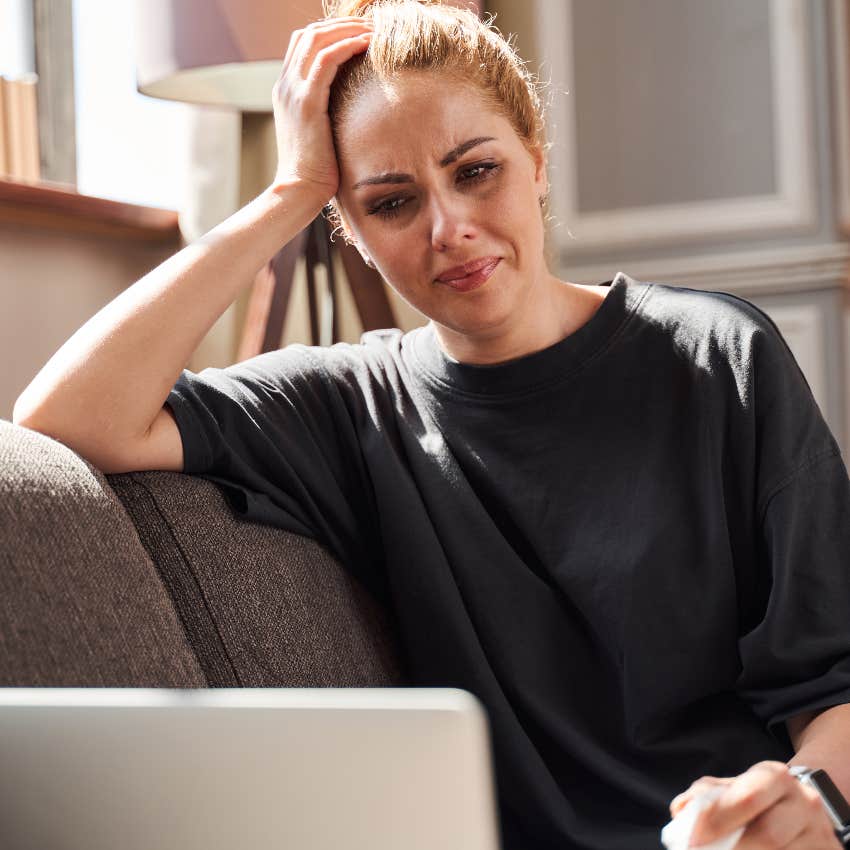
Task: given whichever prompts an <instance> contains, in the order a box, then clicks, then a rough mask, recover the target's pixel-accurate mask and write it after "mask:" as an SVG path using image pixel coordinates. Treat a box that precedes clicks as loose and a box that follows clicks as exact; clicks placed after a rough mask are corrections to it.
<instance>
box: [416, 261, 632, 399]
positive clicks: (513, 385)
mask: <svg viewBox="0 0 850 850" xmlns="http://www.w3.org/2000/svg"><path fill="white" fill-rule="evenodd" d="M599 285H600V286H610V287H611V291H610V292H609V293H608V294H607V295H606V296H605V298H604V300H603V301H602V303H601V304H600V305H599V308H598V309H597V310H596V312H595V313H594V314H593V315H592V316H591V317H590V319H588V321H587V322H585V323H584V324H583V325H582V326H581V327H580V328H578V330H575V331H573V333H571V334H569V335H568V336H566V337H564V338H563V339H561V340H559V341H558V342H555V343H553V344H552V345H550V346H547V347H546V348H542V349H540V351H535V352H532V353H531V354H526V355H523V356H522V357H518V358H516V359H513V360H507V361H505V362H503V363H489V364H472V363H462V362H460V361H458V360H455V359H454V358H452V357H450V356H449V355H448V354H446V353H445V352H444V351H443V349H442V348H441V347H440V344H439V341H438V339H437V335H436V333H435V331H434V326H433V325H432V324H431V323H430V322H429V323H428V324H427V325H424V326H422V327H419V328H416V329H415V330H414V331H411V336H412V341H411V342H412V344H411V349H412V352H413V356H414V357H415V358H416V359H417V360H418V361H419V365H420V366H421V367H422V370H423V372H424V377H426V379H428V380H429V382H430V383H431V384H433V385H436V386H437V387H438V388H441V389H443V390H445V391H449V392H454V393H459V394H463V395H471V396H481V397H490V398H496V397H507V396H514V395H517V394H524V393H528V392H534V391H536V390H538V389H541V388H543V387H545V386H548V385H549V384H551V383H553V382H554V381H559V380H564V379H566V378H567V377H568V376H569V375H572V374H573V373H574V372H575V371H576V370H577V369H579V368H580V367H581V366H582V365H583V364H584V363H586V362H587V360H589V359H590V358H591V357H593V356H594V355H595V354H596V353H597V352H598V351H599V350H600V349H601V348H603V347H605V346H606V344H607V343H609V342H610V341H612V340H613V337H614V335H615V334H616V332H617V331H618V329H619V328H620V326H621V325H623V324H625V322H626V321H627V320H628V318H629V317H630V316H631V314H632V313H633V312H634V309H635V308H636V307H637V304H638V302H639V300H640V298H641V295H642V293H641V292H640V289H641V286H640V284H639V283H638V282H637V281H635V280H633V279H632V278H630V277H629V276H628V275H626V274H624V273H623V272H617V274H616V275H615V276H614V278H613V279H612V280H608V281H604V282H602V283H600V284H599ZM644 288H648V287H644Z"/></svg>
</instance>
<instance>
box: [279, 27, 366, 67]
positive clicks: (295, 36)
mask: <svg viewBox="0 0 850 850" xmlns="http://www.w3.org/2000/svg"><path fill="white" fill-rule="evenodd" d="M364 20H365V18H361V17H359V16H357V15H349V16H347V17H342V18H326V19H325V20H321V21H313V22H312V23H310V24H307V26H306V27H304V28H303V29H299V30H295V31H294V32H293V33H292V35H291V36H290V37H289V46H288V47H287V49H286V55H285V56H284V57H283V66H284V67H286V65H287V63H288V62H289V60H290V58H291V57H292V54H293V52H294V51H295V49H296V48H297V47H298V43H299V42H300V41H301V36H303V35H304V33H305V32H307V31H308V30H310V29H313V30H318V29H323V30H324V29H332V28H334V27H337V26H338V25H339V24H341V23H352V22H354V23H356V22H357V21H364ZM370 23H371V22H370Z"/></svg>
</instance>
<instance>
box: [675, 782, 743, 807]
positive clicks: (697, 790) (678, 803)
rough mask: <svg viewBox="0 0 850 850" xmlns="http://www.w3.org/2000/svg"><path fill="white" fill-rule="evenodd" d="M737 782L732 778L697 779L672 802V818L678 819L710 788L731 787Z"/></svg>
mask: <svg viewBox="0 0 850 850" xmlns="http://www.w3.org/2000/svg"><path fill="white" fill-rule="evenodd" d="M734 781H735V780H734V779H733V778H731V777H718V776H703V777H702V778H701V779H697V781H696V782H694V783H693V784H692V785H691V787H690V788H688V790H687V791H683V792H682V793H681V794H678V795H677V796H675V797H674V798H673V799H672V800H671V801H670V816H671V817H676V815H677V814H679V812H680V811H681V810H682V809H684V808H685V806H687V805H688V803H690V802H691V800H693V799H694V797H696V796H697V795H699V794H701V793H702V792H703V791H706V790H707V789H708V788H714V787H716V786H718V785H729V784H731V783H732V782H734Z"/></svg>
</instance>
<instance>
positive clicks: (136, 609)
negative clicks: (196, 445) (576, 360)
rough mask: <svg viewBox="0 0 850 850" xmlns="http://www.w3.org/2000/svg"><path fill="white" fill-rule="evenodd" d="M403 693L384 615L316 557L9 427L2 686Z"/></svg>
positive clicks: (161, 475)
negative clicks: (396, 688) (383, 689)
mask: <svg viewBox="0 0 850 850" xmlns="http://www.w3.org/2000/svg"><path fill="white" fill-rule="evenodd" d="M401 684H404V681H403V677H402V672H401V667H400V664H399V656H398V654H397V651H396V648H395V643H394V630H393V626H392V622H391V619H390V618H389V616H388V613H387V612H385V611H384V610H382V609H381V608H380V607H379V606H378V605H377V604H376V602H375V601H374V600H373V599H372V597H371V596H369V595H368V594H367V593H366V591H365V590H364V589H363V588H362V587H361V586H360V585H359V584H357V583H356V581H355V580H354V579H353V578H351V577H350V575H349V574H348V573H347V572H346V571H345V570H343V569H342V567H341V566H340V565H339V564H338V563H337V562H336V561H335V560H334V559H333V558H332V557H331V556H330V555H328V554H327V553H326V552H325V551H324V550H323V549H322V548H321V547H320V546H319V545H318V544H316V542H315V541H313V540H309V539H306V538H302V537H299V536H297V535H292V534H289V533H287V532H284V531H281V530H280V529H276V528H272V527H269V526H261V525H257V524H255V523H250V522H245V521H242V520H240V519H238V518H237V517H235V516H234V515H233V514H232V512H231V511H230V509H229V507H228V506H227V502H226V500H225V499H224V496H223V494H222V492H221V490H220V489H219V488H218V486H217V485H215V484H214V483H212V482H209V481H206V480H204V479H201V478H196V477H193V476H190V475H182V474H179V473H171V472H134V473H127V474H122V475H109V476H104V475H103V474H102V473H101V472H100V471H99V470H97V469H96V468H95V467H93V466H92V465H91V464H89V463H88V462H87V461H86V460H84V459H83V458H81V457H80V456H79V455H77V454H76V453H75V452H73V451H72V450H71V449H69V448H67V447H66V446H64V445H63V444H62V443H60V442H58V441H56V440H53V439H51V438H50V437H46V436H44V435H43V434H40V433H37V432H34V431H30V430H28V429H26V428H21V427H19V426H17V425H14V424H12V423H11V422H8V421H6V420H0V686H10V685H29V686H73V685H77V686H102V687H119V686H126V687H130V686H132V687H206V686H211V687H222V686H223V687H243V686H244V687H305V686H311V687H319V686H335V687H358V686H370V687H379V686H389V685H401Z"/></svg>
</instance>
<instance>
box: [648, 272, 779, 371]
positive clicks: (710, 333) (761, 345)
mask: <svg viewBox="0 0 850 850" xmlns="http://www.w3.org/2000/svg"><path fill="white" fill-rule="evenodd" d="M646 285H648V286H649V289H650V291H649V292H648V293H647V296H648V297H646V298H644V299H643V301H642V302H641V309H640V315H641V318H642V319H643V321H644V323H646V324H647V325H648V326H650V327H653V328H655V329H659V330H661V331H663V333H665V334H666V335H669V337H670V338H671V339H672V340H673V341H674V342H675V343H677V344H678V345H680V346H684V347H685V348H686V349H687V350H689V351H702V352H714V353H727V354H730V355H732V356H735V357H736V358H738V357H741V356H745V357H746V356H754V355H757V354H758V353H759V352H771V351H772V352H774V353H781V354H785V353H787V352H788V345H787V343H786V341H785V339H784V337H783V336H782V332H781V331H780V330H779V328H778V327H777V325H776V323H775V321H774V320H773V319H772V318H771V317H770V315H769V314H768V313H767V311H766V310H764V309H763V308H762V307H760V306H758V305H757V304H755V303H754V302H752V301H750V300H749V299H747V298H745V297H743V296H741V295H737V294H735V293H732V292H728V291H725V290H718V289H710V290H709V289H695V288H691V287H685V286H676V285H674V284H669V283H652V284H646Z"/></svg>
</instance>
